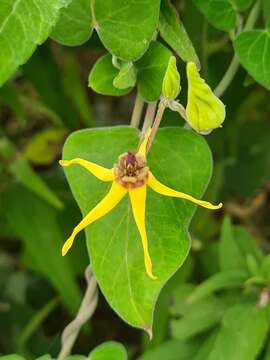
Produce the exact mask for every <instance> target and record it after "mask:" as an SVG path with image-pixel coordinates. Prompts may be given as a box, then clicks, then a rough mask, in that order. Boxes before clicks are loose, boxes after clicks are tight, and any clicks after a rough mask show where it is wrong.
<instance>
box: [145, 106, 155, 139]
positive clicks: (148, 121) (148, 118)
mask: <svg viewBox="0 0 270 360" xmlns="http://www.w3.org/2000/svg"><path fill="white" fill-rule="evenodd" d="M156 108H157V101H154V102H151V103H149V104H148V105H147V109H146V113H145V117H144V122H143V128H142V135H143V134H144V133H145V132H146V130H147V129H148V128H150V127H151V126H152V124H153V121H154V117H155V113H156Z"/></svg>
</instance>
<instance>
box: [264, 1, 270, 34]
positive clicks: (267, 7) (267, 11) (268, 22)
mask: <svg viewBox="0 0 270 360" xmlns="http://www.w3.org/2000/svg"><path fill="white" fill-rule="evenodd" d="M263 15H264V20H265V27H266V28H270V0H263Z"/></svg>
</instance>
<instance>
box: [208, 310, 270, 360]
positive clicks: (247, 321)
mask: <svg viewBox="0 0 270 360" xmlns="http://www.w3.org/2000/svg"><path fill="white" fill-rule="evenodd" d="M268 328H269V325H268V321H267V317H266V314H265V311H264V309H263V308H259V307H256V306H255V305H254V304H239V305H235V306H233V307H232V308H230V309H229V310H228V311H227V312H226V314H225V316H224V318H223V321H222V325H221V329H220V331H219V333H218V336H217V339H216V342H215V344H214V347H213V350H212V352H211V354H210V356H209V357H208V358H207V359H208V360H235V359H237V360H254V359H255V358H257V355H258V354H259V352H260V350H261V348H262V346H263V343H264V340H265V338H266V336H267V331H268Z"/></svg>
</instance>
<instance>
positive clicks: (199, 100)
mask: <svg viewBox="0 0 270 360" xmlns="http://www.w3.org/2000/svg"><path fill="white" fill-rule="evenodd" d="M187 78H188V104H187V108H186V116H187V120H188V122H189V124H190V126H191V127H192V128H193V129H194V130H196V131H198V132H200V133H202V134H207V133H209V132H211V131H212V130H213V129H215V128H218V127H220V126H221V124H222V123H223V121H224V120H225V115H226V112H225V105H224V104H223V102H222V101H221V100H220V99H219V98H218V97H217V96H216V95H215V94H214V93H213V92H212V90H211V88H210V87H209V86H208V85H207V84H206V82H205V81H204V79H202V78H201V77H200V74H199V72H198V70H197V67H196V65H195V64H194V63H193V62H189V63H188V64H187Z"/></svg>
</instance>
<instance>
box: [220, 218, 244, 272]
mask: <svg viewBox="0 0 270 360" xmlns="http://www.w3.org/2000/svg"><path fill="white" fill-rule="evenodd" d="M237 240H238V239H237V237H235V236H234V227H233V225H232V223H231V220H230V218H229V217H225V218H224V221H223V224H222V229H221V238H220V241H219V249H218V250H219V266H220V270H221V271H227V270H234V269H235V270H240V271H241V270H242V271H246V270H247V264H246V256H243V254H242V253H241V251H240V249H239V245H238V243H237V242H238V241H237Z"/></svg>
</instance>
